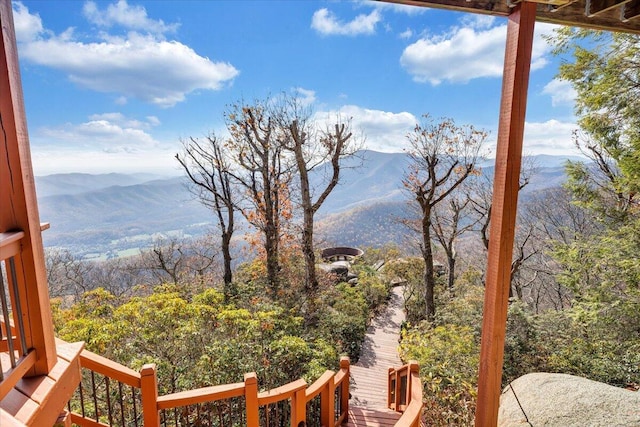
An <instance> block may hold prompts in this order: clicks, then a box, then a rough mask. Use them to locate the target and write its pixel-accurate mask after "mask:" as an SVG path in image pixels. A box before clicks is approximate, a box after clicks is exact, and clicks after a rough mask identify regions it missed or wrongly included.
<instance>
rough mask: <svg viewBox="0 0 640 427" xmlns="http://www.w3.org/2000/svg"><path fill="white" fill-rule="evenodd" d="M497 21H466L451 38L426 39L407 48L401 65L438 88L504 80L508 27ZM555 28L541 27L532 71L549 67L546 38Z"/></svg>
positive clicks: (418, 79)
mask: <svg viewBox="0 0 640 427" xmlns="http://www.w3.org/2000/svg"><path fill="white" fill-rule="evenodd" d="M493 22H494V20H493V19H486V18H485V17H476V18H473V19H471V18H465V19H463V24H465V25H466V26H461V27H454V28H452V30H451V31H450V32H449V33H448V34H443V35H437V36H424V37H422V38H421V39H420V40H418V41H416V42H415V43H413V44H411V45H409V46H407V47H406V48H405V50H404V52H403V53H402V56H401V57H400V64H401V65H402V66H403V67H404V68H405V69H406V70H407V71H408V72H409V74H411V75H413V79H414V80H415V81H417V82H420V83H425V82H429V83H431V84H432V85H438V84H440V83H442V82H443V81H448V82H450V83H467V82H469V81H470V80H472V79H475V78H481V77H500V76H502V71H503V67H504V49H505V40H506V34H507V26H506V25H499V26H494V27H491V25H492V24H493ZM552 28H553V26H551V25H549V24H538V25H537V26H536V32H535V37H534V44H533V52H532V59H531V69H532V70H536V69H539V68H542V67H544V66H545V65H546V64H547V60H546V58H545V55H546V53H547V52H548V51H549V49H550V48H549V45H548V44H547V43H546V42H545V41H544V39H543V38H542V35H543V34H548V33H549V32H550V31H551V30H552Z"/></svg>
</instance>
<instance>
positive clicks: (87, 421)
mask: <svg viewBox="0 0 640 427" xmlns="http://www.w3.org/2000/svg"><path fill="white" fill-rule="evenodd" d="M80 363H81V366H82V368H84V369H87V370H90V371H93V372H95V373H96V374H98V375H103V376H104V377H105V378H110V379H112V380H115V381H118V382H120V383H122V384H125V385H130V386H132V387H134V388H136V389H139V393H140V401H141V407H142V412H143V418H144V426H145V427H156V426H157V425H158V423H159V422H160V419H161V418H160V415H161V414H160V411H164V410H168V409H173V408H178V407H188V406H192V405H198V404H203V403H208V402H215V401H220V400H225V399H231V398H237V397H244V398H245V410H246V414H245V416H246V419H245V421H246V425H247V426H249V427H255V426H258V425H259V414H260V411H259V408H260V407H261V406H266V405H271V404H274V403H277V402H282V401H287V400H290V405H291V425H292V426H293V427H297V426H298V425H299V423H300V422H303V421H306V406H307V404H308V403H309V402H310V401H311V400H312V399H314V398H316V397H318V396H320V405H321V414H320V416H321V424H322V425H326V426H332V427H335V426H338V425H340V424H341V423H342V422H343V421H344V420H346V416H347V412H348V405H349V403H348V399H349V359H348V358H346V357H344V358H342V359H341V360H340V371H338V372H337V373H335V374H334V372H332V371H329V370H328V371H326V372H325V373H324V374H323V375H322V376H321V377H320V378H318V379H317V380H316V381H315V382H314V383H313V384H312V385H311V386H310V387H308V388H307V383H306V381H304V380H303V379H299V380H296V381H293V382H291V383H289V384H285V385H283V386H280V387H277V388H274V389H271V390H268V391H263V392H260V393H259V392H258V383H257V377H256V374H255V373H254V372H252V373H248V374H245V378H244V382H241V383H234V384H224V385H217V386H211V387H202V388H198V389H194V390H188V391H182V392H177V393H171V394H167V395H164V396H158V387H157V376H156V368H155V365H153V364H150V365H145V366H144V367H143V368H142V370H141V371H140V372H136V371H134V370H132V369H129V368H127V367H126V366H123V365H121V364H119V363H116V362H113V361H111V360H109V359H107V358H105V357H102V356H100V355H97V354H95V353H92V352H90V351H87V350H84V351H83V352H82V353H81V355H80ZM339 386H342V388H341V393H340V395H339V396H336V393H335V391H336V388H337V387H339ZM93 392H94V393H95V390H94V391H93ZM336 398H337V399H338V400H339V405H338V406H337V407H338V408H339V409H340V414H339V417H338V418H337V420H336V412H335V411H336V400H335V399H336ZM87 399H89V397H87V398H85V401H87ZM98 399H99V398H98ZM93 400H95V398H93ZM83 414H84V412H83ZM71 418H72V420H73V422H74V423H76V424H78V425H80V426H86V427H97V426H101V427H105V426H107V427H108V425H107V424H104V421H102V422H99V421H98V420H95V419H92V418H91V416H89V417H87V416H85V415H81V414H78V413H75V412H74V413H72V414H71Z"/></svg>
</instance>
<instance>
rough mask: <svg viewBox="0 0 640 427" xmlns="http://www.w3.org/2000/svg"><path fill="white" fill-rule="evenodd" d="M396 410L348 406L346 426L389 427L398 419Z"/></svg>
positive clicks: (398, 415)
mask: <svg viewBox="0 0 640 427" xmlns="http://www.w3.org/2000/svg"><path fill="white" fill-rule="evenodd" d="M400 415H401V414H399V413H398V412H394V411H391V410H388V409H387V410H385V409H368V408H361V407H357V406H354V407H350V408H349V416H348V419H347V422H346V423H345V424H344V426H346V427H390V426H394V425H395V423H396V421H398V420H399V419H400Z"/></svg>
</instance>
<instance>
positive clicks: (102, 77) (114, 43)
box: [15, 2, 238, 107]
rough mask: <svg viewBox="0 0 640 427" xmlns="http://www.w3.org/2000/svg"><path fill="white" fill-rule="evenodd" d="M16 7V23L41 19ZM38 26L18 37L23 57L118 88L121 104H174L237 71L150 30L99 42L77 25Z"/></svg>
mask: <svg viewBox="0 0 640 427" xmlns="http://www.w3.org/2000/svg"><path fill="white" fill-rule="evenodd" d="M121 3H123V2H121ZM121 3H118V4H121ZM124 5H125V6H126V3H124ZM15 7H17V8H18V9H20V13H19V14H17V15H16V22H17V24H16V27H20V28H27V27H28V26H29V25H30V24H31V22H34V20H35V19H36V18H37V19H39V18H38V17H37V16H35V15H31V14H29V13H28V10H26V8H24V7H23V6H22V5H21V4H16V6H15ZM136 10H137V9H136ZM145 16H146V12H145ZM133 21H134V22H135V21H136V19H133ZM153 22H155V21H153ZM131 25H133V24H131ZM34 31H35V30H34ZM34 31H31V32H30V33H28V32H25V31H23V32H22V33H21V35H19V37H18V41H19V46H18V48H19V50H20V55H21V57H22V58H23V59H25V60H27V61H30V62H32V63H35V64H38V65H42V66H46V67H51V68H54V69H57V70H61V71H63V72H65V73H66V74H67V75H68V78H69V80H71V81H72V82H74V83H76V84H78V85H79V86H82V87H86V88H89V89H92V90H95V91H98V92H105V93H116V94H118V95H119V97H118V98H117V99H116V104H118V105H122V104H123V103H126V98H128V97H134V98H137V99H141V100H143V101H146V102H149V103H152V104H156V105H158V106H161V107H171V106H173V105H175V104H176V103H178V102H181V101H184V99H185V97H186V95H187V94H189V93H191V92H194V91H197V90H201V89H204V90H219V89H221V88H222V87H223V86H224V85H225V84H226V83H227V82H229V81H231V80H232V79H233V78H234V77H236V76H237V75H238V70H236V69H235V68H234V67H233V66H232V65H231V64H228V63H225V62H213V61H211V60H210V59H209V58H205V57H202V56H200V55H198V54H197V53H196V52H195V51H194V50H193V49H191V48H190V47H189V46H186V45H184V44H182V43H180V42H178V41H166V40H163V39H161V38H158V37H157V36H154V35H151V34H147V35H142V34H139V33H136V32H129V33H128V34H127V35H126V36H124V37H116V36H111V35H103V39H102V40H100V41H95V42H84V41H80V40H79V39H76V38H75V36H74V34H73V30H72V29H69V30H67V31H65V32H63V33H61V34H60V35H54V34H51V33H50V32H48V31H46V30H44V29H42V26H40V27H39V29H38V31H37V34H36V33H34Z"/></svg>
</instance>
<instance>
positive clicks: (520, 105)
mask: <svg viewBox="0 0 640 427" xmlns="http://www.w3.org/2000/svg"><path fill="white" fill-rule="evenodd" d="M535 19H536V3H532V2H528V1H524V2H521V3H519V4H518V5H516V6H515V7H514V8H513V11H512V12H511V14H510V15H509V17H508V23H507V39H506V48H505V57H504V73H503V77H502V99H501V103H500V121H499V124H498V138H497V139H498V144H497V148H496V163H495V173H494V182H493V200H492V209H491V225H490V227H491V228H490V234H491V238H490V240H489V253H488V257H487V258H488V259H487V273H486V285H485V299H484V308H483V314H482V340H481V344H480V368H479V376H478V401H477V409H476V419H475V426H476V427H494V426H496V425H497V423H498V410H499V406H500V394H501V391H502V364H503V362H504V342H505V335H506V322H507V308H508V303H509V288H510V286H511V262H512V255H513V241H514V236H515V224H516V213H517V203H518V188H519V179H520V166H521V162H522V145H523V139H524V125H525V115H526V106H527V91H528V86H529V71H530V68H531V51H532V46H533V31H534V27H535Z"/></svg>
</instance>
